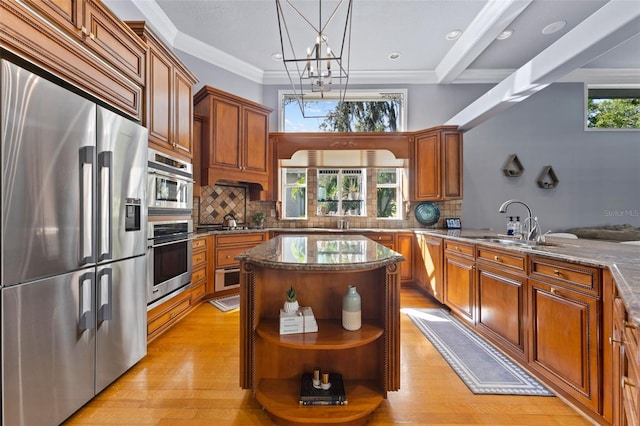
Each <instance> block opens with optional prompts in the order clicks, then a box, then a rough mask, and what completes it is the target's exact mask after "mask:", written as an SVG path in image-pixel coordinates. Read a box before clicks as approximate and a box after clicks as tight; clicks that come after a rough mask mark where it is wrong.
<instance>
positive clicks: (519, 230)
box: [513, 216, 522, 236]
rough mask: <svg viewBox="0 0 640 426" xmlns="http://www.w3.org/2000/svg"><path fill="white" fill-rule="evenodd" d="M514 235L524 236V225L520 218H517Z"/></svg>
mask: <svg viewBox="0 0 640 426" xmlns="http://www.w3.org/2000/svg"><path fill="white" fill-rule="evenodd" d="M513 233H514V234H515V235H520V236H522V223H521V222H520V216H516V222H515V224H514V229H513Z"/></svg>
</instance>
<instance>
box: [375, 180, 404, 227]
mask: <svg viewBox="0 0 640 426" xmlns="http://www.w3.org/2000/svg"><path fill="white" fill-rule="evenodd" d="M401 205H402V169H376V206H377V213H376V215H377V217H379V218H389V219H402V217H401V214H402V209H400V206H401Z"/></svg>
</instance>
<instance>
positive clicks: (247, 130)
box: [242, 107, 269, 173]
mask: <svg viewBox="0 0 640 426" xmlns="http://www.w3.org/2000/svg"><path fill="white" fill-rule="evenodd" d="M243 114H244V134H243V142H244V144H243V145H244V146H243V161H242V163H243V170H245V171H250V172H257V173H267V167H268V163H267V161H268V153H269V152H268V145H267V141H268V137H269V135H268V133H269V132H268V129H269V123H268V116H267V115H266V114H265V113H264V112H262V111H258V110H254V109H252V108H247V107H244V108H243Z"/></svg>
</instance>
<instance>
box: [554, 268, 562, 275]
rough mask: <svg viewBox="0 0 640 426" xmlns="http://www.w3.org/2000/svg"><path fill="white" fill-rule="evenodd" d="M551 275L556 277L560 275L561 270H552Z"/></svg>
mask: <svg viewBox="0 0 640 426" xmlns="http://www.w3.org/2000/svg"><path fill="white" fill-rule="evenodd" d="M553 275H555V276H556V277H561V276H562V272H560V271H558V270H557V269H554V270H553Z"/></svg>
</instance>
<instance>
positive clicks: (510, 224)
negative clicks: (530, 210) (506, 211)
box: [507, 216, 515, 235]
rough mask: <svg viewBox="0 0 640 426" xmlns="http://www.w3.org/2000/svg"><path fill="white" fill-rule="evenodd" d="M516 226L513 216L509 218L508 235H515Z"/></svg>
mask: <svg viewBox="0 0 640 426" xmlns="http://www.w3.org/2000/svg"><path fill="white" fill-rule="evenodd" d="M514 225H515V223H514V222H513V216H509V221H508V222H507V235H513V234H514Z"/></svg>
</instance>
